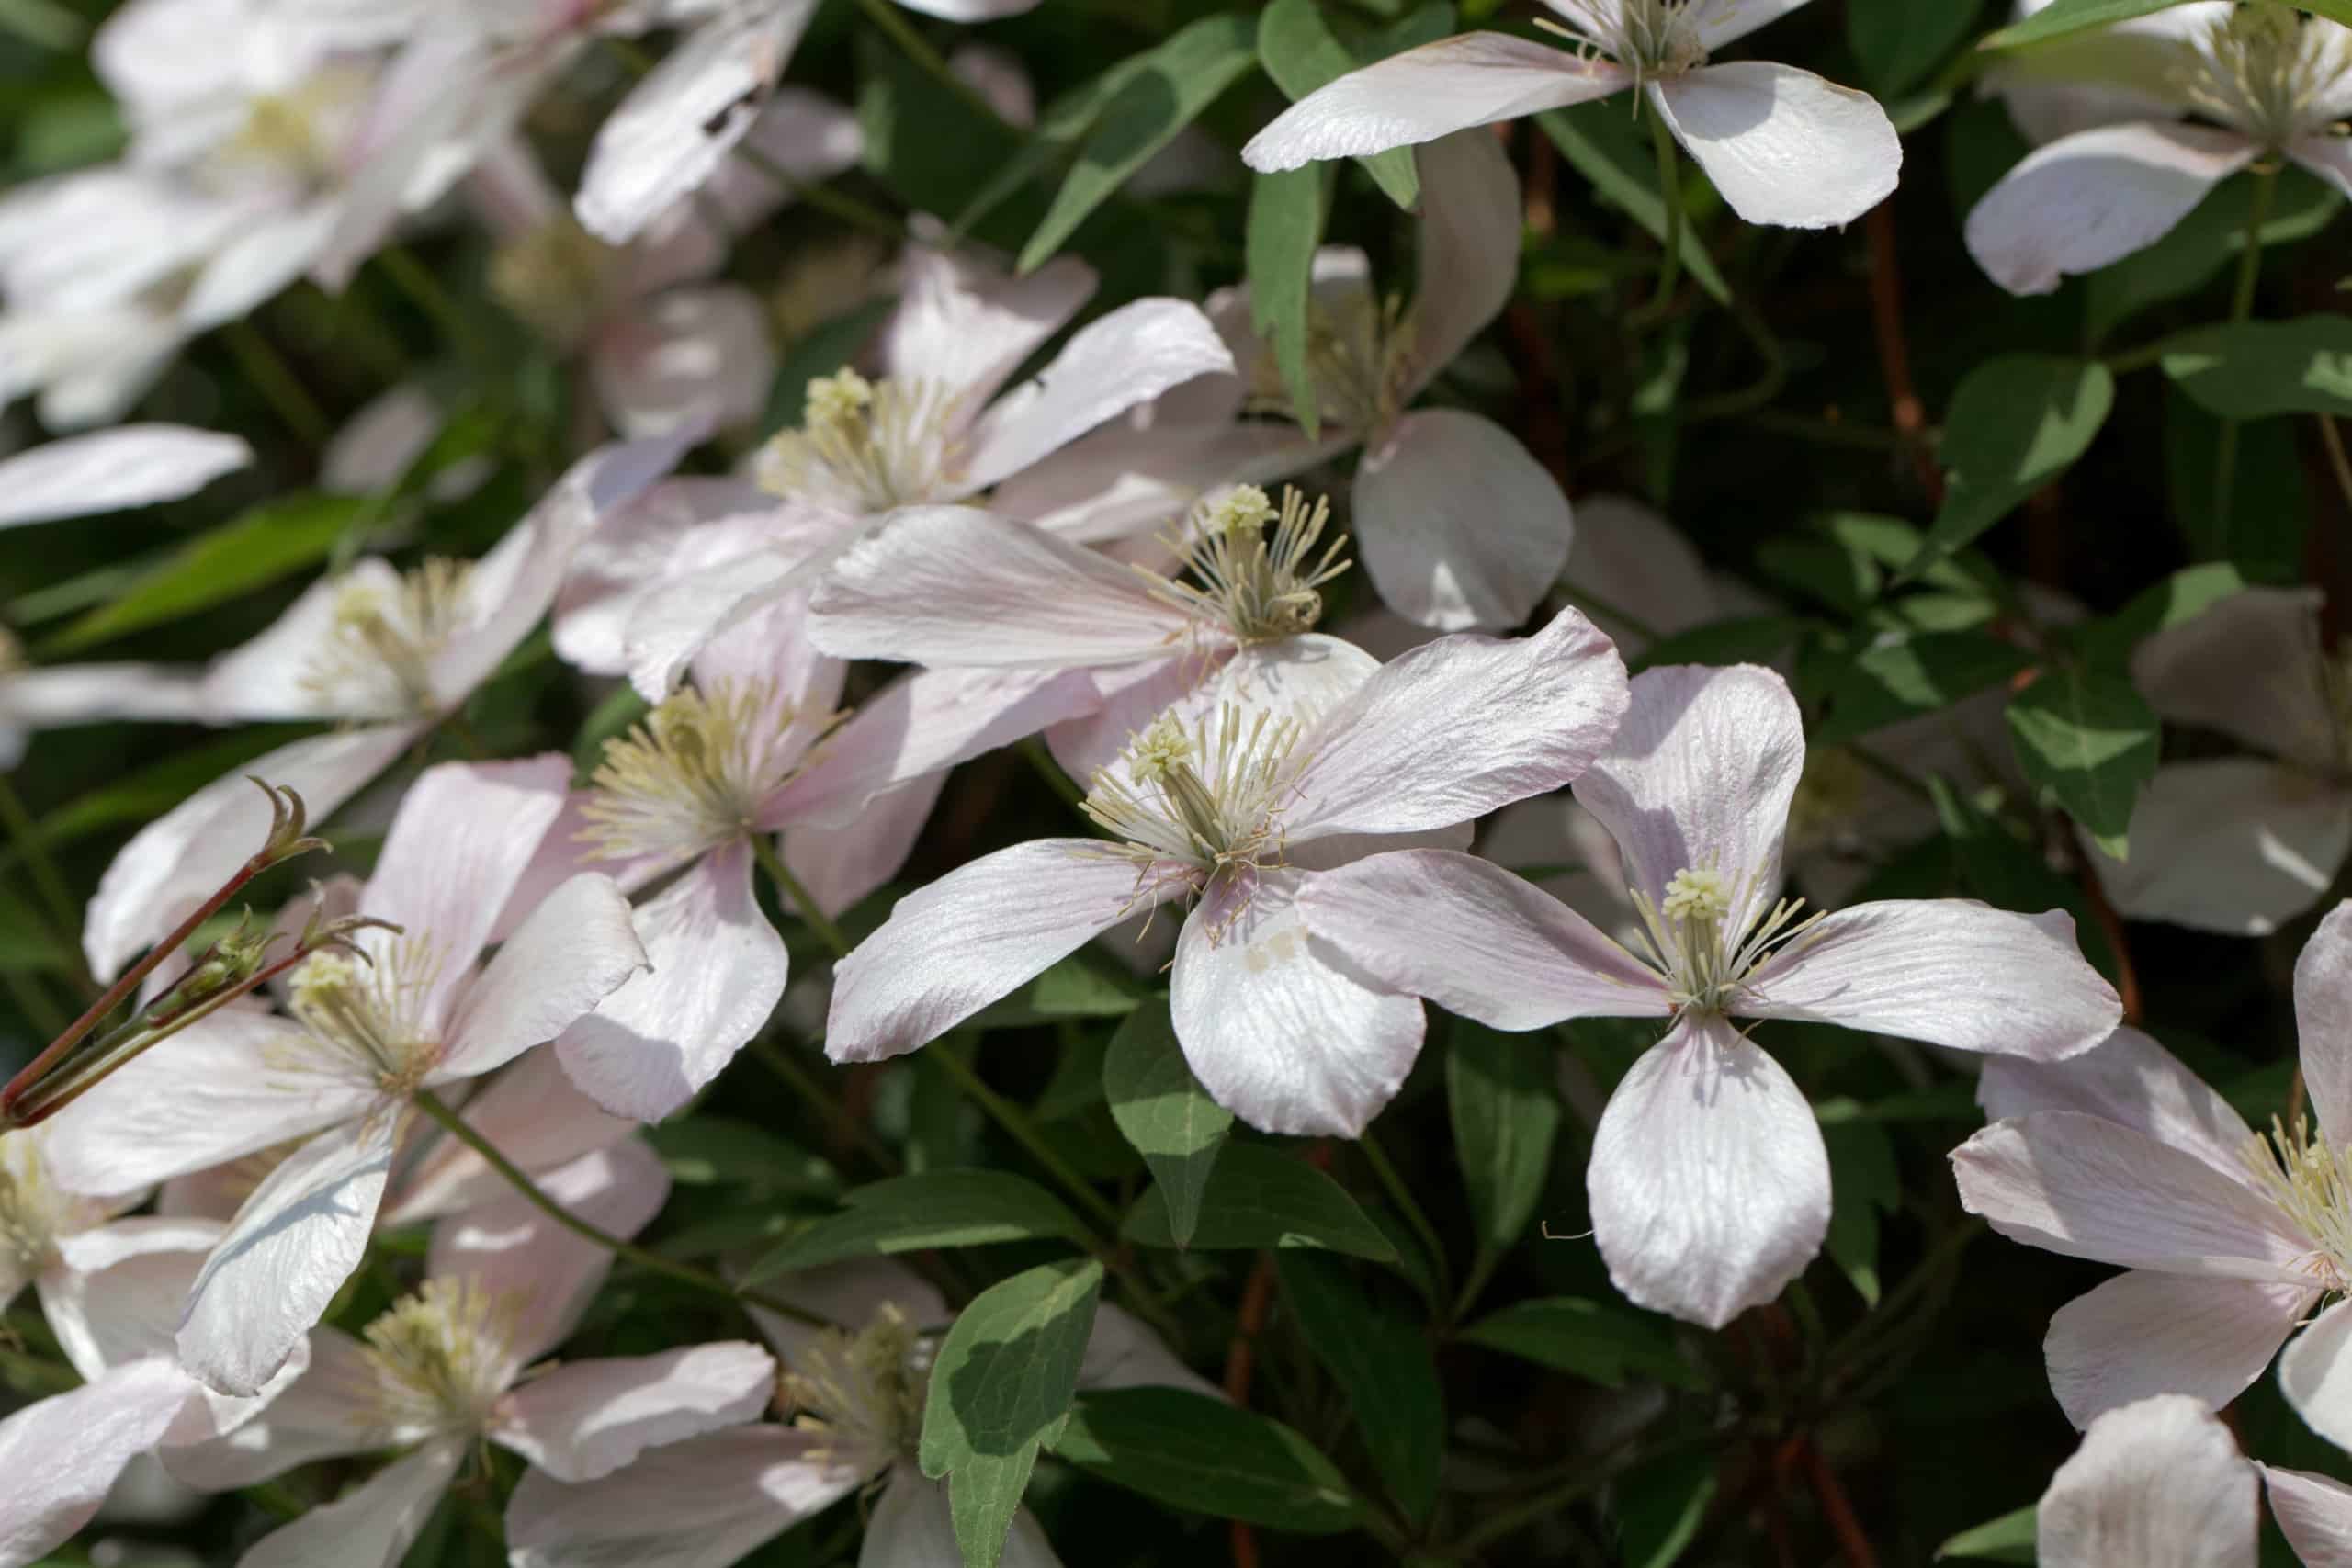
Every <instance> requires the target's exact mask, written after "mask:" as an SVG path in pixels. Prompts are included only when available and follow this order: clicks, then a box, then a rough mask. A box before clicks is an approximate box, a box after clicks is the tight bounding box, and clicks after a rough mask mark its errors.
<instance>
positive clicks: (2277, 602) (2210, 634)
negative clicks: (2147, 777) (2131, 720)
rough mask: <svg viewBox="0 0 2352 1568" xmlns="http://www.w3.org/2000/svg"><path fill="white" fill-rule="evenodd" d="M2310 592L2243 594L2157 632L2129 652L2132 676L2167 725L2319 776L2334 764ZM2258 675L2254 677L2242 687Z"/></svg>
mask: <svg viewBox="0 0 2352 1568" xmlns="http://www.w3.org/2000/svg"><path fill="white" fill-rule="evenodd" d="M2323 600H2324V596H2323V595H2322V594H2321V593H2320V592H2319V590H2317V589H2315V588H2247V589H2244V590H2242V591H2240V592H2236V593H2233V594H2231V595H2230V596H2229V597H2228V598H2226V599H2222V600H2221V601H2219V602H2217V603H2216V604H2212V605H2211V607H2209V608H2208V609H2206V610H2205V611H2204V613H2203V614H2201V615H2192V616H2190V617H2189V618H2188V620H2186V621H2183V622H2181V623H2180V624H2179V625H2178V626H2166V627H2165V629H2164V630H2162V631H2159V632H2156V633H2155V634H2154V635H2153V636H2151V637H2147V638H2146V639H2145V640H2143V642H2142V643H2141V644H2140V646H2139V647H2138V648H2137V649H2133V650H2132V654H2131V679H2132V681H2133V682H2134V683H2135V684H2137V685H2138V686H2139V688H2140V690H2141V691H2142V692H2143V693H2144V694H2146V696H2147V699H2148V703H2149V705H2150V706H2152V707H2154V709H2155V710H2156V712H2157V713H2158V714H2160V715H2162V716H2164V717H2165V718H2167V719H2169V720H2171V721H2172V722H2174V723H2176V724H2195V725H2201V726H2203V727H2204V728H2208V729H2218V730H2220V731H2221V732H2222V734H2224V735H2230V736H2234V737H2236V738H2237V739H2240V740H2243V741H2245V743H2246V744H2247V745H2249V746H2251V747H2253V748H2254V749H2255V750H2257V751H2267V752H2268V753H2270V754H2271V755H2272V756H2274V757H2284V758H2287V759H2288V760H2290V761H2297V762H2301V763H2302V764H2303V765H2304V766H2305V767H2307V768H2312V769H2315V770H2317V771H2319V772H2322V773H2325V772H2329V771H2331V770H2333V769H2334V768H2335V766H2336V765H2337V763H2338V762H2339V761H2341V756H2340V751H2339V748H2340V745H2341V742H2340V740H2339V739H2338V729H2339V725H2338V721H2337V719H2336V716H2335V704H2334V702H2333V701H2332V700H2331V699H2330V698H2329V696H2328V694H2327V657H2326V653H2325V651H2324V649H2323V648H2322V646H2321V642H2320V624H2319V616H2320V606H2321V604H2322V603H2323ZM2249 670H2259V671H2262V672H2263V678H2262V679H2261V680H2259V681H2248V680H2247V679H2245V672H2246V671H2249Z"/></svg>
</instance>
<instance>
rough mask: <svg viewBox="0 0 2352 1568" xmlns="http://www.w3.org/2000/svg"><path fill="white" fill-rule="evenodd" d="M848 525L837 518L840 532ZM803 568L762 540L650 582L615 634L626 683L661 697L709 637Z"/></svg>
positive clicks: (789, 585) (786, 586)
mask: <svg viewBox="0 0 2352 1568" xmlns="http://www.w3.org/2000/svg"><path fill="white" fill-rule="evenodd" d="M852 526H854V521H853V520H851V519H846V518H844V519H842V530H843V532H844V533H846V532H847V530H848V529H849V528H850V527H852ZM809 570H811V569H810V568H809V566H808V564H807V561H806V558H804V557H801V556H799V555H797V554H793V553H788V552H786V551H782V550H776V549H772V548H760V549H755V550H752V551H750V552H748V553H746V554H745V555H743V556H742V557H741V558H737V559H734V560H728V561H722V562H719V563H718V564H715V565H709V566H704V567H700V568H697V569H695V570H692V571H687V572H682V573H680V574H679V575H677V576H675V577H673V578H672V579H671V580H669V581H665V582H662V583H661V584H659V585H658V586H656V587H654V588H652V589H651V590H650V591H649V592H646V593H645V595H644V596H643V597H642V598H641V599H640V600H639V602H638V603H637V604H635V605H634V606H633V607H632V608H631V610H630V612H629V616H628V629H627V631H626V632H625V633H624V634H623V637H622V639H621V645H622V650H623V652H624V654H625V655H626V656H627V659H628V678H629V683H630V684H631V685H633V686H635V687H636V688H637V690H638V692H639V694H640V695H641V696H643V697H644V698H645V700H646V701H647V702H650V703H658V702H660V701H661V700H662V698H664V697H666V696H668V695H669V694H671V692H672V691H673V690H674V689H676V687H677V684H678V681H679V678H680V677H681V676H683V675H684V673H685V671H686V667H687V665H688V664H689V663H690V662H691V661H692V660H693V659H694V657H695V654H696V653H699V652H700V651H701V650H702V649H703V648H704V646H705V645H706V644H707V643H708V642H709V641H710V639H711V638H712V637H716V636H717V635H718V634H719V633H720V632H723V631H726V630H727V629H728V628H729V627H730V626H741V624H742V623H743V622H745V621H747V620H749V619H751V618H752V616H753V615H757V614H758V613H759V612H760V611H761V610H762V609H763V608H765V607H766V606H768V605H770V604H775V603H776V602H778V601H779V600H781V599H783V598H785V597H786V595H788V594H790V593H791V592H793V591H794V590H795V589H796V588H797V587H799V586H801V585H802V584H803V583H804V581H805V580H806V574H807V573H808V571H809Z"/></svg>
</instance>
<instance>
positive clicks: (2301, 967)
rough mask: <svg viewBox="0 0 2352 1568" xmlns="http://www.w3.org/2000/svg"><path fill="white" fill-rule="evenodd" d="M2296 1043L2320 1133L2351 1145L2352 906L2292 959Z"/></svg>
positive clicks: (2337, 911)
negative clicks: (2300, 1054) (2316, 1114)
mask: <svg viewBox="0 0 2352 1568" xmlns="http://www.w3.org/2000/svg"><path fill="white" fill-rule="evenodd" d="M2295 1038H2296V1039H2297V1040H2298V1041H2299V1042H2301V1053H2302V1068H2303V1085H2304V1087H2305V1088H2306V1089H2309V1090H2310V1091H2311V1097H2312V1110H2313V1111H2317V1112H2318V1113H2319V1125H2320V1131H2321V1132H2323V1133H2324V1134H2326V1135H2327V1141H2328V1143H2329V1144H2330V1145H2332V1146H2334V1147H2336V1148H2341V1147H2343V1146H2344V1145H2346V1144H2352V903H2343V904H2338V905H2336V907H2335V908H2333V909H2330V910H2329V911H2328V912H2327V918H2326V919H2324V920H2322V921H2320V923H2319V929H2318V930H2317V931H2313V932H2312V935H2311V940H2310V941H2309V942H2305V943H2303V951H2302V952H2301V953H2300V954H2298V955H2297V957H2296V959H2295Z"/></svg>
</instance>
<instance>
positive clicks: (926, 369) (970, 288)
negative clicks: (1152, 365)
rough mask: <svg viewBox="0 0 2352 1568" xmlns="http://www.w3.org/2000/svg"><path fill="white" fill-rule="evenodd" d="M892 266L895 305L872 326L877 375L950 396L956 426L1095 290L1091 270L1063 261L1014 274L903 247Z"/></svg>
mask: <svg viewBox="0 0 2352 1568" xmlns="http://www.w3.org/2000/svg"><path fill="white" fill-rule="evenodd" d="M899 268H900V277H899V307H898V309H897V310H893V311H892V312H891V313H890V320H889V322H888V325H886V326H885V327H884V328H883V330H882V342H881V345H880V355H881V363H882V368H883V372H884V374H886V375H890V376H896V377H899V378H925V379H928V380H930V381H932V382H933V384H935V385H937V386H939V387H940V388H942V389H944V390H946V391H947V392H949V393H950V394H952V395H954V396H956V398H957V399H958V401H957V404H956V417H957V419H958V420H959V422H961V423H964V424H968V423H970V422H971V421H972V420H975V419H977V418H978V417H979V413H980V410H981V409H982V408H984V407H985V406H987V403H988V400H989V399H990V398H993V397H994V396H996V391H997V389H998V388H1000V387H1001V386H1003V385H1004V381H1005V378H1006V377H1008V376H1011V375H1012V373H1013V372H1014V371H1015V370H1018V369H1019V368H1021V362H1022V361H1023V360H1024V359H1027V358H1028V357H1029V356H1030V355H1032V354H1035V352H1036V351H1037V350H1038V349H1039V348H1040V347H1042V346H1043V345H1044V344H1045V342H1046V339H1047V338H1049V337H1052V336H1053V335H1054V334H1055V333H1057V332H1059V331H1061V329H1062V327H1063V325H1064V324H1065V323H1067V322H1068V321H1069V319H1070V318H1071V317H1072V316H1074V315H1076V314H1077V313H1078V309H1079V307H1080V306H1081V305H1083V304H1085V303H1086V301H1087V298H1088V297H1089V296H1090V295H1091V294H1092V293H1093V292H1094V285H1095V276H1094V269H1093V268H1091V267H1090V266H1088V265H1086V264H1085V263H1084V262H1082V261H1080V260H1079V259H1078V258H1077V257H1076V256H1067V255H1065V256H1057V257H1055V258H1054V260H1052V261H1051V262H1048V263H1047V264H1046V265H1044V266H1041V267H1039V268H1038V269H1037V270H1036V271H1035V272H1033V273H1031V274H1030V275H1029V276H1026V277H1015V276H1012V274H1011V273H1010V272H1008V271H1006V270H1005V268H1004V266H1003V265H1002V264H1001V263H1000V262H998V261H997V260H996V259H995V258H994V257H992V256H988V255H984V254H981V253H979V252H978V251H975V250H969V249H967V250H959V251H945V250H941V249H939V248H937V247H935V246H932V245H910V246H909V247H908V248H907V252H906V254H905V255H904V256H903V257H902V258H901V259H900V262H899Z"/></svg>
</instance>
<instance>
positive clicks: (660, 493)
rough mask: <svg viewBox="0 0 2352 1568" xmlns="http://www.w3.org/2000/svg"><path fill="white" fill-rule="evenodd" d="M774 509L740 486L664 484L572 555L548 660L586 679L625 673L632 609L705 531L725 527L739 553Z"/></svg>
mask: <svg viewBox="0 0 2352 1568" xmlns="http://www.w3.org/2000/svg"><path fill="white" fill-rule="evenodd" d="M780 510H781V509H780V508H779V507H778V506H777V505H776V500H775V497H774V496H772V495H770V494H768V493H767V492H766V491H763V490H762V489H760V488H759V487H758V486H757V485H753V484H750V483H747V482H745V481H743V480H741V479H712V478H707V477H691V478H679V479H664V480H662V482H661V483H659V484H657V485H653V486H651V487H650V488H649V489H648V490H647V491H645V492H644V493H643V494H642V495H639V497H638V498H637V499H636V500H635V501H633V502H630V503H629V504H628V505H627V506H625V507H622V508H620V509H618V510H616V512H614V513H613V514H612V515H611V516H609V517H607V518H605V521H604V522H603V523H602V524H600V525H597V528H596V531H595V532H594V534H592V535H590V536H588V538H587V539H586V540H585V541H583V542H582V545H581V547H580V548H579V549H578V550H576V551H574V552H573V554H572V558H571V575H570V576H569V577H567V578H565V579H564V583H563V588H562V591H561V592H559V593H558V594H557V595H556V602H555V651H556V656H557V657H558V658H560V659H561V660H563V661H564V662H565V663H566V664H569V665H571V666H572V667H573V668H574V669H577V670H583V671H587V672H588V673H590V674H592V675H625V674H627V673H628V640H627V639H628V620H629V616H630V615H631V614H633V613H634V612H635V610H636V608H637V606H638V605H639V604H642V603H643V602H644V601H645V599H646V597H647V596H648V595H649V594H650V592H653V590H654V589H655V588H656V587H658V586H659V585H660V584H661V583H662V582H663V581H665V580H666V579H667V577H668V576H669V574H670V573H672V572H673V571H675V570H677V569H678V567H679V565H680V563H681V561H682V559H684V558H686V557H688V555H689V545H688V541H689V540H693V541H695V547H697V548H698V547H701V545H702V544H703V541H705V540H707V538H709V537H710V535H709V534H707V533H702V532H700V531H699V530H700V527H701V525H705V524H718V523H727V524H729V525H731V527H730V529H729V534H730V535H731V536H734V537H736V538H738V539H740V540H741V544H740V546H739V547H738V548H737V549H735V550H733V551H730V552H729V554H741V552H742V551H743V550H746V549H752V548H756V547H758V546H759V545H760V544H762V543H763V542H764V538H763V536H764V535H765V533H766V532H767V527H766V525H767V524H768V521H769V520H770V519H771V518H772V517H774V516H775V514H776V513H778V512H779V511H780Z"/></svg>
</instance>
